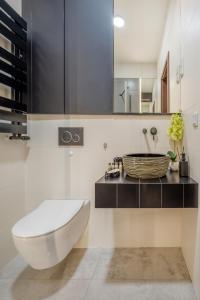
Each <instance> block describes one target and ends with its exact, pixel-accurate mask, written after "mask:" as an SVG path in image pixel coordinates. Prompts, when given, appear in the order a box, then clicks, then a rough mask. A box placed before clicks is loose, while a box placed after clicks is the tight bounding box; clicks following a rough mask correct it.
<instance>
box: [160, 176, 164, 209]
mask: <svg viewBox="0 0 200 300" xmlns="http://www.w3.org/2000/svg"><path fill="white" fill-rule="evenodd" d="M159 180H160V188H161V199H160V200H161V208H163V186H162V180H161V179H160V177H159Z"/></svg>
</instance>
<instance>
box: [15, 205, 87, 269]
mask: <svg viewBox="0 0 200 300" xmlns="http://www.w3.org/2000/svg"><path fill="white" fill-rule="evenodd" d="M89 215H90V201H88V200H46V201H44V202H43V203H42V204H41V205H40V206H39V207H38V208H36V209H35V210H34V211H33V212H31V213H30V214H28V215H27V216H25V217H24V218H22V219H21V220H20V221H18V222H17V223H16V225H15V226H14V227H13V229H12V235H13V240H14V243H15V246H16V248H17V250H18V251H19V253H20V254H21V255H22V256H23V258H24V259H25V260H26V261H27V263H29V264H30V265H31V266H32V267H33V268H34V269H40V270H41V269H46V268H50V267H53V266H55V265H56V264H58V263H59V262H60V261H62V260H63V259H64V258H65V257H66V256H67V255H68V253H69V252H70V251H71V249H72V248H73V247H74V246H75V244H76V243H77V242H78V240H79V238H80V237H81V235H82V234H83V232H84V231H85V228H86V226H87V223H88V220H89Z"/></svg>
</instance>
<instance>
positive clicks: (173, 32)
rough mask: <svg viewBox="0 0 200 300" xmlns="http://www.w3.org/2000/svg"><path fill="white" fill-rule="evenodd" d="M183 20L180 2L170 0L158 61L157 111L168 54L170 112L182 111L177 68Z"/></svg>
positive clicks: (179, 59)
mask: <svg viewBox="0 0 200 300" xmlns="http://www.w3.org/2000/svg"><path fill="white" fill-rule="evenodd" d="M180 22H181V18H180V0H170V3H169V9H168V15H167V19H166V25H165V32H164V36H163V41H162V46H161V51H160V55H159V59H158V68H157V78H158V101H157V105H158V107H157V110H160V107H161V78H162V73H163V69H164V65H165V62H166V59H167V55H168V52H169V54H170V68H169V69H170V70H169V73H170V112H179V111H180V109H181V93H180V91H181V89H180V84H179V85H178V84H177V83H176V73H177V67H178V66H179V64H180V61H181V48H180V46H181V37H180V29H181V24H180Z"/></svg>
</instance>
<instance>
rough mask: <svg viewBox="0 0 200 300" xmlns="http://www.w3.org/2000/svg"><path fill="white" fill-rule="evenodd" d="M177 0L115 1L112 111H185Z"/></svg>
mask: <svg viewBox="0 0 200 300" xmlns="http://www.w3.org/2000/svg"><path fill="white" fill-rule="evenodd" d="M179 2H180V1H179V0H114V96H113V98H114V100H113V111H114V113H124V114H126V113H128V114H130V113H136V114H138V113H144V114H148V113H151V114H152V113H162V114H167V113H174V112H179V111H180V110H181V90H180V89H181V85H180V82H181V78H182V76H183V74H182V69H183V67H182V66H181V42H180V41H181V39H180V7H179Z"/></svg>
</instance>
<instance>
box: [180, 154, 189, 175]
mask: <svg viewBox="0 0 200 300" xmlns="http://www.w3.org/2000/svg"><path fill="white" fill-rule="evenodd" d="M179 175H180V177H188V176H189V164H188V161H187V160H186V155H185V152H184V148H183V153H182V154H181V160H180V162H179Z"/></svg>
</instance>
